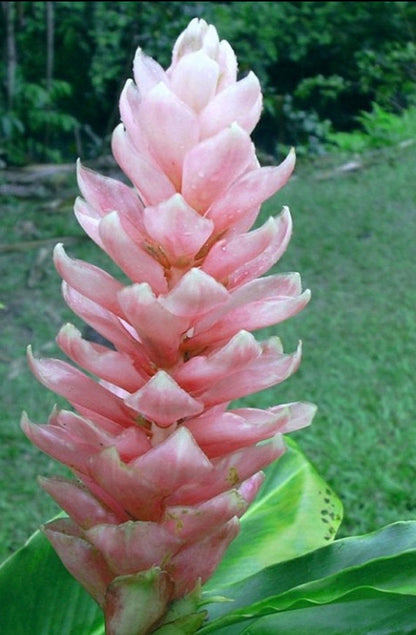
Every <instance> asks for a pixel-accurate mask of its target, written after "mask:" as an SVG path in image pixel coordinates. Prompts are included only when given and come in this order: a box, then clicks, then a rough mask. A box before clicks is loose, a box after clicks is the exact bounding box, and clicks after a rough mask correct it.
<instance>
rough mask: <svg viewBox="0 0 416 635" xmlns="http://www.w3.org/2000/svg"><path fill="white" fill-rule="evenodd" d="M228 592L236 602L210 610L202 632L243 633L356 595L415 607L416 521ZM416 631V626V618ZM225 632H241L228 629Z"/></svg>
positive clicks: (329, 549)
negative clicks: (265, 618) (270, 618)
mask: <svg viewBox="0 0 416 635" xmlns="http://www.w3.org/2000/svg"><path fill="white" fill-rule="evenodd" d="M223 593H224V594H225V595H226V596H227V597H228V598H229V599H231V600H232V601H233V602H232V604H231V605H230V604H217V605H213V606H210V608H209V614H210V617H211V622H210V623H209V624H208V625H207V626H206V627H204V628H203V629H202V630H201V633H208V632H212V631H215V632H216V633H217V632H218V629H221V631H220V632H223V627H228V625H230V624H233V623H238V622H240V625H239V626H240V629H241V622H247V620H251V619H252V618H258V617H260V616H262V615H266V614H273V613H276V612H279V613H280V612H287V611H290V612H292V611H293V610H295V609H296V610H300V608H305V609H306V608H308V610H310V611H311V610H312V609H313V610H315V609H316V607H317V605H319V604H338V603H340V602H341V603H343V602H345V601H351V597H352V596H351V594H354V596H353V597H354V601H355V600H357V601H358V600H360V601H363V600H365V599H371V600H373V599H374V600H377V601H380V602H382V601H384V598H385V597H387V595H388V596H389V597H391V596H393V595H397V596H399V595H400V596H403V597H405V598H407V600H406V601H407V602H409V603H410V604H411V605H412V606H413V605H414V596H416V522H415V521H409V522H399V523H394V524H393V525H389V526H387V527H385V528H383V529H381V530H379V531H377V532H374V533H372V534H368V535H366V536H358V537H353V538H344V539H342V540H337V541H335V542H333V543H332V544H331V545H328V546H326V547H322V548H320V549H317V550H316V551H314V552H311V553H308V554H305V555H304V556H301V557H299V558H296V559H294V560H292V561H287V562H283V563H279V564H277V565H274V566H271V567H267V568H265V569H263V570H262V571H260V572H258V573H256V574H255V575H253V576H251V577H249V578H248V579H246V580H243V581H240V582H238V583H236V584H234V585H229V586H228V587H226V588H225V589H224V590H223ZM405 605H406V603H404V604H403V606H405ZM400 606H402V604H400ZM400 610H401V609H400ZM215 618H217V619H215ZM276 619H277V618H276ZM386 619H387V617H386ZM256 623H257V622H256ZM262 624H263V622H262ZM413 627H414V628H416V617H414V618H413ZM225 632H226V633H227V634H228V632H230V633H233V632H237V631H234V629H231V630H229V628H226V630H224V633H225ZM238 632H244V631H241V630H240V631H238ZM248 632H254V631H248ZM256 632H257V631H256ZM259 632H260V631H259ZM278 632H279V633H280V630H278ZM308 632H309V622H308ZM347 632H348V633H349V632H350V631H347ZM377 632H378V631H377ZM386 632H389V631H386ZM392 632H394V631H392ZM400 632H401V631H400ZM404 632H407V631H404Z"/></svg>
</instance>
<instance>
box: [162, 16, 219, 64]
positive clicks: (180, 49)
mask: <svg viewBox="0 0 416 635" xmlns="http://www.w3.org/2000/svg"><path fill="white" fill-rule="evenodd" d="M199 49H202V50H203V51H205V52H206V54H207V55H209V56H210V57H212V58H213V59H215V58H216V57H217V55H218V52H219V38H218V33H217V30H216V28H215V27H214V26H213V25H212V24H208V23H207V22H206V21H205V20H203V19H202V18H193V19H192V20H191V21H190V22H189V24H188V26H187V27H186V29H185V30H184V31H182V33H181V34H180V35H179V37H178V38H177V40H176V42H175V44H174V46H173V50H172V64H171V66H170V67H169V69H168V71H167V73H168V74H171V73H172V72H173V71H174V69H175V67H176V65H177V64H178V62H179V60H180V59H182V58H183V57H184V56H185V55H189V54H190V53H193V52H194V51H198V50H199Z"/></svg>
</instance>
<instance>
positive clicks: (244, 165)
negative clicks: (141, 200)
mask: <svg viewBox="0 0 416 635" xmlns="http://www.w3.org/2000/svg"><path fill="white" fill-rule="evenodd" d="M254 166H255V155H254V148H253V144H252V142H251V139H250V137H249V135H248V134H247V132H245V131H244V130H242V128H240V127H239V126H238V125H237V124H232V125H231V126H229V127H228V128H226V129H225V130H222V131H221V132H219V133H218V134H216V135H215V137H210V138H209V139H205V141H202V142H201V143H198V145H196V146H195V147H194V148H193V149H192V150H191V151H190V152H188V154H187V155H186V157H185V161H184V165H183V179H182V194H183V197H184V198H185V199H186V201H187V203H188V204H189V205H190V206H191V207H193V208H194V209H196V210H197V211H198V212H201V213H204V212H205V211H206V210H207V209H208V208H209V207H210V206H212V205H213V204H214V202H215V201H216V200H217V199H218V197H220V196H221V195H224V194H225V192H226V191H227V189H228V188H229V187H230V185H231V184H232V183H233V182H234V181H235V180H236V179H238V177H240V176H241V175H242V174H244V173H245V172H247V171H248V170H252V169H253V167H254ZM223 212H224V213H225V210H223ZM212 220H214V222H215V224H217V223H216V221H217V218H216V216H215V215H214V216H212Z"/></svg>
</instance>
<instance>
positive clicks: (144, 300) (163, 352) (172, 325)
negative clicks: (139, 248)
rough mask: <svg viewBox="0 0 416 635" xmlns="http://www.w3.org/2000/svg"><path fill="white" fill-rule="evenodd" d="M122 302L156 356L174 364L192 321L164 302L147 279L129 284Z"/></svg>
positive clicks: (140, 334)
mask: <svg viewBox="0 0 416 635" xmlns="http://www.w3.org/2000/svg"><path fill="white" fill-rule="evenodd" d="M119 302H120V306H121V307H122V309H123V311H124V314H125V316H126V318H127V320H128V321H129V322H130V324H131V325H132V326H133V327H134V328H135V330H136V331H137V333H138V334H139V336H140V339H141V341H142V342H143V345H144V346H145V347H146V349H147V350H148V352H149V355H150V356H151V357H152V360H153V361H154V362H155V363H157V364H159V365H162V366H164V365H168V366H170V365H172V364H174V363H175V362H176V361H177V360H178V356H179V354H180V352H179V346H180V343H181V339H182V336H183V333H184V331H186V330H187V328H188V324H189V322H188V321H187V320H186V319H185V320H184V319H183V318H182V317H178V316H177V315H173V313H170V312H169V311H168V310H167V309H166V308H165V307H164V306H162V304H161V303H160V302H159V300H158V299H157V298H156V296H155V294H154V293H153V291H152V289H151V288H150V286H149V285H148V284H146V283H143V284H140V285H139V284H135V285H132V286H130V287H127V288H125V289H124V290H123V291H122V292H121V293H120V296H119ZM136 390H137V388H136Z"/></svg>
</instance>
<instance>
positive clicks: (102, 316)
mask: <svg viewBox="0 0 416 635" xmlns="http://www.w3.org/2000/svg"><path fill="white" fill-rule="evenodd" d="M62 290H63V296H64V299H65V302H66V303H67V305H68V306H69V308H70V309H71V310H72V311H73V312H74V313H75V314H76V315H78V316H79V317H80V318H81V319H82V320H83V321H84V322H86V323H87V324H89V325H90V326H92V328H93V329H95V330H96V331H97V333H100V335H102V336H103V337H104V338H105V339H107V340H109V341H110V342H112V343H113V344H114V346H115V348H116V349H117V350H120V351H122V352H125V353H127V354H129V355H131V356H132V359H133V362H134V363H135V364H139V366H140V368H141V369H142V370H143V372H144V373H147V374H148V373H149V372H151V366H150V360H149V358H148V355H147V353H146V351H145V350H144V348H143V346H142V344H141V343H140V341H139V339H138V336H137V335H136V337H133V333H132V328H131V327H130V328H128V325H127V323H125V322H123V321H122V320H121V319H120V318H118V317H117V316H115V315H114V314H113V313H111V312H110V311H107V310H106V309H104V308H103V307H102V306H100V305H99V304H97V303H96V302H93V301H92V300H89V299H88V298H86V297H85V296H83V295H81V294H80V293H78V291H75V289H72V287H69V286H68V285H67V284H66V283H65V282H64V283H63V285H62Z"/></svg>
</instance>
